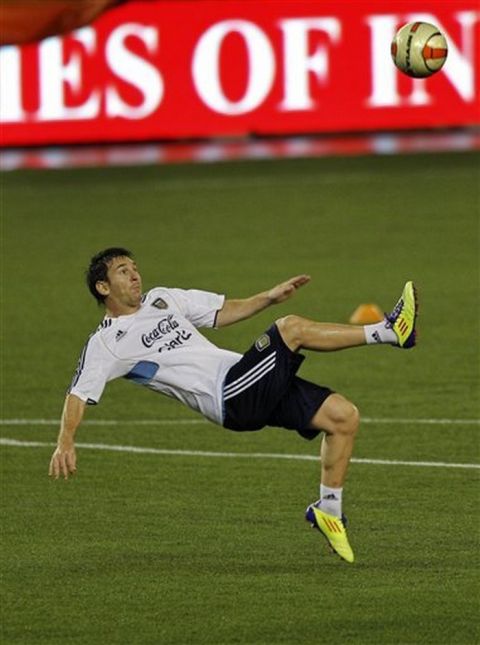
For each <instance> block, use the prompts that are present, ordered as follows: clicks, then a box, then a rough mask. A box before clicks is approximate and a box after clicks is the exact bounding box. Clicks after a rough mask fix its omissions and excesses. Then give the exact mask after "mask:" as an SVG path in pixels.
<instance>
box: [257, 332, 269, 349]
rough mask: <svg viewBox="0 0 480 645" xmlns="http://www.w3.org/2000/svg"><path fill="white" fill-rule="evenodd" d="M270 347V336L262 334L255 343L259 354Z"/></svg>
mask: <svg viewBox="0 0 480 645" xmlns="http://www.w3.org/2000/svg"><path fill="white" fill-rule="evenodd" d="M269 345H270V336H269V335H268V334H262V335H261V336H260V338H257V340H256V341H255V347H256V348H257V349H258V351H259V352H262V351H263V350H264V349H266V348H267V347H268V346H269Z"/></svg>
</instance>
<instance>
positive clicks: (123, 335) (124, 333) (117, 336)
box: [115, 329, 127, 343]
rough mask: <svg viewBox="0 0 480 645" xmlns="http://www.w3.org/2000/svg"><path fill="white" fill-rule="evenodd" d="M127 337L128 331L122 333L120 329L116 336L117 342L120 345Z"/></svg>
mask: <svg viewBox="0 0 480 645" xmlns="http://www.w3.org/2000/svg"><path fill="white" fill-rule="evenodd" d="M126 335H127V332H126V331H122V330H121V329H119V330H118V331H117V333H116V334H115V341H116V342H117V343H118V341H119V340H122V338H125V336H126Z"/></svg>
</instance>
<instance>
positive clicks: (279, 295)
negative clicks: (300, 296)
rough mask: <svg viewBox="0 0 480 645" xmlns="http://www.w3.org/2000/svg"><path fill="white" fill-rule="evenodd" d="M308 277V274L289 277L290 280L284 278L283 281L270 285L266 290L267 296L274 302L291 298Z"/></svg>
mask: <svg viewBox="0 0 480 645" xmlns="http://www.w3.org/2000/svg"><path fill="white" fill-rule="evenodd" d="M310 279H311V278H310V276H309V275H305V274H302V275H297V276H295V277H294V278H290V280H286V281H285V282H282V283H281V284H277V285H276V286H275V287H272V288H271V289H270V291H269V292H268V297H269V298H270V300H271V301H272V303H274V304H278V303H279V302H284V301H285V300H288V299H289V298H291V297H292V296H293V294H294V293H295V292H296V290H297V289H299V288H300V287H303V286H304V285H305V284H307V283H308V282H310Z"/></svg>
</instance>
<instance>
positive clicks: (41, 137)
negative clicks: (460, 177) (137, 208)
mask: <svg viewBox="0 0 480 645" xmlns="http://www.w3.org/2000/svg"><path fill="white" fill-rule="evenodd" d="M417 20H424V21H427V22H431V23H433V24H435V25H437V26H438V28H439V29H440V31H442V32H443V33H444V34H445V36H446V38H447V41H448V44H449V55H448V59H447V62H446V64H445V66H444V67H443V69H442V70H441V71H440V72H439V73H437V74H435V75H434V76H432V77H431V78H428V79H411V78H408V77H406V76H404V75H402V74H401V73H400V72H399V71H398V70H397V69H396V68H395V66H394V65H393V63H392V60H391V57H390V43H391V40H392V37H393V35H394V33H395V32H396V30H397V29H398V28H399V27H400V26H401V25H403V24H405V23H406V22H411V21H417ZM479 29H480V10H479V7H478V3H477V1H476V0H417V1H415V2H413V1H411V0H375V1H370V2H362V1H345V2H332V1H330V0H322V1H313V0H296V1H294V0H292V1H287V0H264V1H263V2H253V1H252V2H249V1H247V2H245V1H244V2H237V1H235V0H232V1H214V0H204V1H198V0H193V1H188V0H175V1H172V2H166V1H162V0H150V1H149V2H141V1H138V2H129V3H126V4H124V5H121V6H120V7H118V8H116V9H112V10H110V11H108V12H106V13H105V14H103V15H102V16H101V17H100V18H98V19H97V20H96V21H95V22H94V23H93V24H90V25H88V26H86V27H83V28H81V29H79V30H77V31H75V32H73V33H71V34H68V35H66V36H63V37H51V38H47V39H44V40H42V41H41V42H38V43H34V44H29V45H23V46H5V47H2V48H1V49H0V120H1V124H2V125H1V141H2V144H3V145H5V146H20V145H31V144H34V145H36V144H38V145H40V144H51V143H74V142H79V143H87V142H94V141H97V142H103V141H130V140H136V141H139V140H159V139H178V138H180V139H186V138H196V137H212V136H243V135H247V134H260V135H274V134H293V133H297V134H298V133H308V132H333V131H336V132H340V131H349V132H354V131H363V130H367V131H368V130H392V129H419V128H430V127H453V126H463V125H472V124H478V123H480V96H479V94H480V93H479V82H478V74H479V62H480V39H479Z"/></svg>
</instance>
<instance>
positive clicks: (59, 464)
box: [48, 444, 77, 479]
mask: <svg viewBox="0 0 480 645" xmlns="http://www.w3.org/2000/svg"><path fill="white" fill-rule="evenodd" d="M76 470H77V456H76V454H75V446H74V445H73V444H72V445H71V446H69V447H67V448H65V447H63V446H57V448H55V451H54V453H53V455H52V458H51V459H50V467H49V469H48V474H49V476H50V477H53V478H54V479H58V478H59V476H60V475H63V477H64V479H68V476H69V475H73V474H75V472H76Z"/></svg>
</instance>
